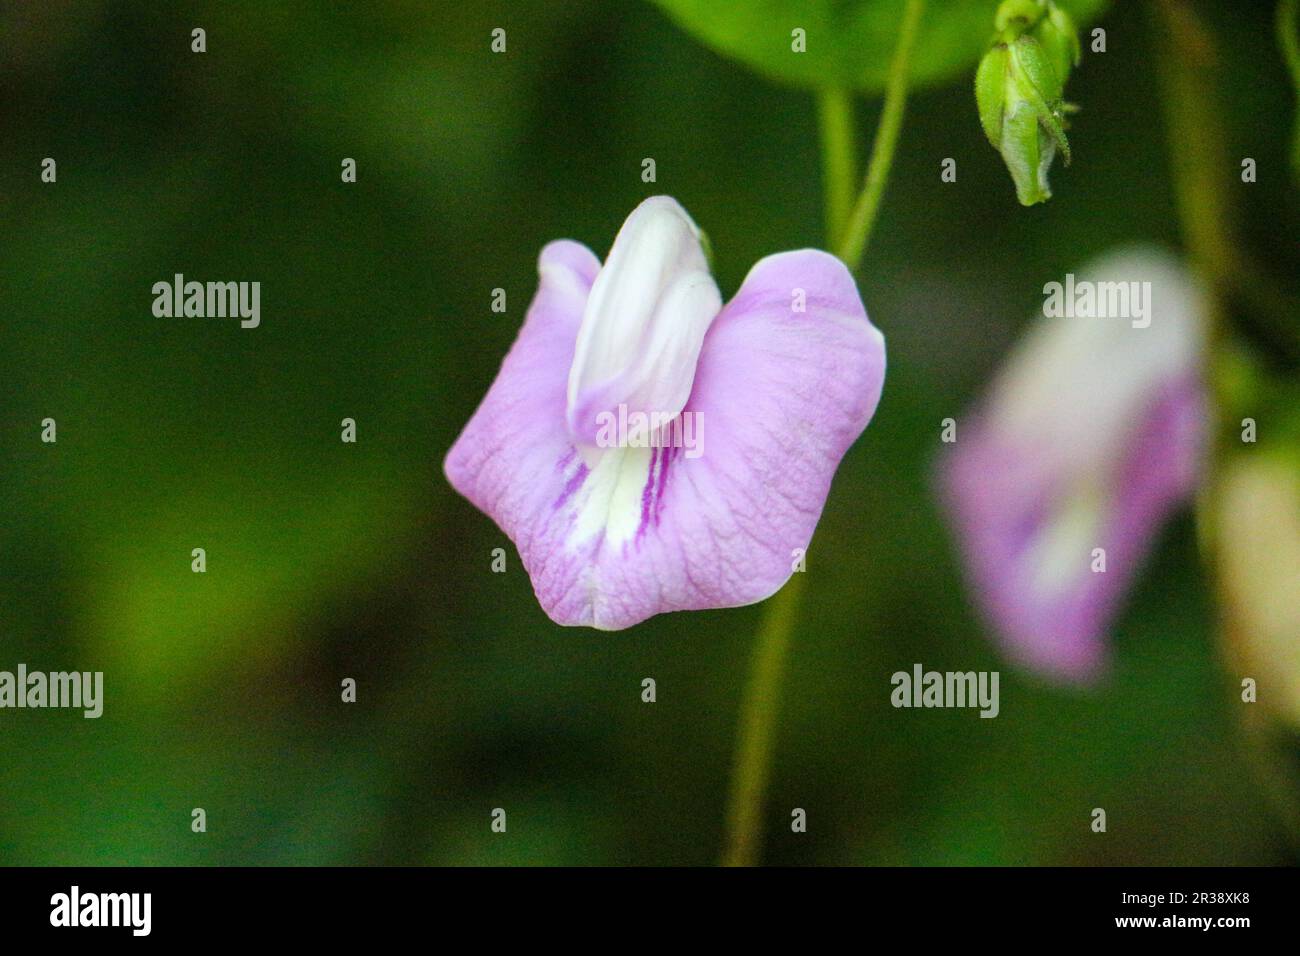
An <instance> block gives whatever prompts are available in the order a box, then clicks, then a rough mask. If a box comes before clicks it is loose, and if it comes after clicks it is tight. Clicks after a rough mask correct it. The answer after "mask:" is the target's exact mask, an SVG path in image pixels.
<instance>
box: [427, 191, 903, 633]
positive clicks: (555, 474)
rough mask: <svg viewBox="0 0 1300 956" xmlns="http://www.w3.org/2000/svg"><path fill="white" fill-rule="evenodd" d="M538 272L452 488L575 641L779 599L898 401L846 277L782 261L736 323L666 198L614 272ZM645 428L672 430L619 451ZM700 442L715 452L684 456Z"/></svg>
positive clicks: (571, 246)
mask: <svg viewBox="0 0 1300 956" xmlns="http://www.w3.org/2000/svg"><path fill="white" fill-rule="evenodd" d="M538 271H539V273H540V275H541V282H540V285H539V288H538V290H537V295H536V297H535V298H534V300H533V303H532V305H531V306H530V308H529V310H528V315H527V317H526V319H525V321H524V326H523V328H522V329H521V330H520V333H519V337H518V339H517V340H516V341H515V344H514V346H513V348H512V349H511V350H510V353H509V355H507V356H506V359H505V361H504V363H503V364H502V366H501V370H500V372H499V373H498V374H497V377H496V381H494V382H493V383H492V387H491V388H490V389H489V390H488V393H487V396H486V397H485V398H484V399H483V402H482V404H481V405H480V406H479V408H478V410H477V411H476V412H475V413H474V416H473V417H472V418H471V419H470V422H469V424H468V425H466V426H465V429H464V431H463V432H462V433H461V435H460V437H459V438H458V439H457V440H456V442H455V444H454V445H453V446H452V449H451V451H450V452H449V453H448V455H447V460H446V463H445V470H446V473H447V478H448V480H449V481H450V482H451V484H452V486H453V487H454V488H455V489H456V490H457V491H459V492H460V493H461V494H463V495H464V496H465V497H466V498H468V499H469V500H470V501H471V502H473V503H474V504H475V505H476V506H477V507H478V508H479V509H481V510H482V511H484V512H485V513H486V514H488V515H489V516H491V517H492V518H493V519H494V520H495V521H496V523H497V524H498V525H499V526H500V528H501V529H502V531H504V532H505V533H506V534H507V535H508V536H509V537H510V538H511V540H513V541H514V542H515V544H516V546H517V547H518V548H519V554H520V557H521V558H522V560H523V564H524V567H525V568H526V569H527V571H528V574H529V576H530V577H531V579H532V583H533V589H534V591H535V592H536V594H537V599H538V601H539V602H540V603H541V605H542V608H543V609H544V610H545V611H546V613H547V614H548V615H549V616H550V617H551V618H552V619H553V620H554V621H556V622H557V623H559V624H570V625H588V626H591V627H597V628H603V629H619V628H625V627H629V626H631V625H633V624H636V623H638V622H639V621H642V620H645V619H646V618H648V617H650V616H652V615H654V614H658V613H660V612H663V611H674V610H692V609H700V608H711V607H734V606H739V605H743V604H750V603H753V602H755V601H760V600H762V599H764V598H766V597H768V596H770V595H771V594H773V593H774V592H775V591H777V590H778V589H779V588H780V587H781V586H782V585H783V584H784V583H785V582H786V580H787V579H788V578H789V577H790V574H791V571H792V568H793V555H794V552H795V549H802V548H806V547H807V546H808V543H809V541H810V539H811V537H812V533H813V529H814V528H815V527H816V524H817V520H818V518H819V517H820V516H821V511H822V507H823V505H824V504H825V501H826V496H827V494H828V492H829V490H830V484H831V479H832V477H833V476H834V473H835V469H836V468H837V467H838V465H839V462H840V459H841V458H842V457H843V456H844V453H845V452H846V451H847V450H848V448H849V446H850V445H852V444H853V442H854V441H855V440H856V439H857V437H858V436H859V435H860V434H861V433H862V430H863V429H864V428H865V427H866V425H867V422H868V421H869V420H870V419H871V416H872V414H873V413H874V411H875V408H876V404H877V402H878V401H879V399H880V392H881V388H882V386H883V382H884V373H885V349H884V339H883V337H882V336H881V334H880V332H879V331H878V330H877V329H876V328H875V327H874V326H873V325H872V324H871V322H870V321H869V320H868V319H867V315H866V311H865V310H864V308H863V306H862V300H861V298H860V297H859V295H858V291H857V287H856V285H855V284H854V281H853V277H852V276H851V275H850V274H849V271H848V269H847V268H845V266H844V264H843V263H841V262H840V261H839V260H838V259H836V258H835V257H834V256H831V255H829V254H827V253H825V252H819V251H816V250H811V249H805V250H801V251H798V252H785V253H780V254H778V255H773V256H769V257H767V258H765V259H763V260H761V261H760V262H758V263H757V264H756V265H755V266H754V267H753V269H751V270H750V272H749V275H748V276H747V277H746V279H745V281H744V283H743V284H742V285H741V288H740V291H739V292H737V294H736V296H735V298H733V299H732V300H731V302H729V303H728V304H727V305H726V306H725V307H724V306H723V305H722V299H721V296H720V294H719V293H718V289H717V286H716V284H715V283H714V281H713V278H712V276H711V275H710V274H709V267H708V262H707V259H706V256H705V253H704V249H703V245H702V242H701V235H700V232H699V230H698V229H697V227H696V225H695V223H694V222H693V221H692V220H691V219H690V217H689V216H688V215H687V214H686V212H685V210H683V209H682V207H681V206H680V205H678V204H677V202H676V201H674V200H673V199H670V198H668V197H666V196H658V197H654V198H651V199H647V200H646V201H645V202H643V203H642V204H641V205H640V206H638V207H637V208H636V209H635V210H634V211H633V212H632V214H631V215H630V216H629V217H628V219H627V222H626V223H624V225H623V228H622V229H621V230H620V231H619V234H618V237H617V238H616V239H615V241H614V245H613V248H612V249H611V250H610V254H609V256H608V258H607V259H606V260H605V263H604V265H603V266H602V265H601V263H600V261H599V260H598V259H597V258H596V257H595V255H593V254H592V252H591V251H590V250H589V249H587V248H586V247H585V246H582V245H579V244H578V243H575V242H570V241H567V240H561V241H558V242H552V243H551V244H549V245H548V246H546V248H545V249H543V250H542V254H541V258H540V261H539V267H538ZM637 416H644V417H646V418H648V419H649V420H651V421H652V422H658V423H659V424H657V425H654V426H653V427H652V428H651V429H650V433H649V434H648V435H646V434H642V435H641V438H642V439H646V438H648V439H649V441H642V442H636V441H631V440H629V441H618V442H616V443H614V444H611V443H610V441H609V437H610V433H609V431H608V429H607V427H606V426H608V425H609V424H610V423H611V422H612V421H615V420H618V421H620V422H621V421H623V420H625V419H634V418H636V417H637ZM668 422H671V424H664V423H668ZM683 422H686V423H687V424H689V425H690V427H691V429H692V430H693V432H694V433H695V437H696V438H698V439H700V441H699V442H698V444H697V445H695V446H692V447H690V448H686V447H683V445H682V444H681V443H680V442H677V441H673V440H670V438H675V437H679V436H680V435H681V434H682V431H683V429H681V427H680V426H681V425H682V423H683ZM705 426H707V427H705Z"/></svg>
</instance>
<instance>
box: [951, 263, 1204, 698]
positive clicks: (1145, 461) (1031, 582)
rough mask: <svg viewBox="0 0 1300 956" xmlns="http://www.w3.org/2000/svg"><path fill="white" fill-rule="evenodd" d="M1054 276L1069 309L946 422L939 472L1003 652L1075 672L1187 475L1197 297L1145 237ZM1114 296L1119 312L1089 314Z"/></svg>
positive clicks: (1187, 483) (1180, 497) (1193, 429)
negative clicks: (957, 417)
mask: <svg viewBox="0 0 1300 956" xmlns="http://www.w3.org/2000/svg"><path fill="white" fill-rule="evenodd" d="M1103 283H1137V285H1136V286H1128V288H1127V290H1123V289H1120V288H1118V287H1116V286H1110V285H1103ZM1143 283H1149V285H1145V286H1144V285H1143ZM1060 285H1061V286H1063V287H1064V288H1063V289H1053V290H1051V291H1052V293H1053V295H1052V296H1049V302H1050V304H1052V305H1059V306H1063V308H1064V310H1065V311H1066V312H1068V314H1069V315H1070V316H1071V317H1066V316H1065V315H1056V317H1047V316H1045V317H1043V318H1040V319H1039V320H1038V321H1037V324H1036V326H1035V327H1034V328H1033V329H1032V330H1031V331H1030V332H1029V334H1028V335H1027V336H1026V337H1025V339H1024V341H1022V342H1021V343H1020V345H1019V346H1018V347H1017V348H1016V349H1015V351H1014V353H1013V354H1012V355H1011V357H1010V358H1009V359H1008V360H1007V362H1006V364H1005V366H1004V367H1003V368H1002V370H1001V371H1000V372H999V373H998V375H997V377H996V380H995V381H994V383H993V385H992V387H991V389H990V391H989V393H988V394H987V395H986V396H985V398H984V399H983V400H982V401H981V402H980V403H979V406H978V408H977V409H976V411H975V412H974V413H973V414H972V415H970V416H968V417H967V418H964V419H962V420H961V422H960V423H959V424H958V428H957V441H956V443H955V444H953V445H952V446H951V447H950V448H949V449H948V450H947V451H946V452H945V455H944V456H943V457H942V459H941V461H940V465H941V468H940V477H941V483H942V490H943V495H944V498H945V501H946V504H947V508H948V511H949V513H950V515H951V520H952V523H953V525H954V527H955V529H956V531H957V535H958V539H959V545H960V550H961V554H962V558H963V563H964V565H965V569H966V572H967V576H968V579H969V580H970V583H971V584H972V586H973V590H974V595H975V598H976V600H977V602H978V604H979V605H980V607H981V609H982V610H983V612H984V613H985V615H986V616H987V618H988V619H989V620H990V622H991V623H992V625H993V627H994V628H995V629H996V631H997V633H998V634H999V636H1000V637H1001V639H1002V641H1003V643H1004V646H1005V648H1006V651H1007V653H1008V654H1009V655H1010V656H1011V657H1012V658H1013V659H1015V660H1017V661H1019V662H1021V663H1023V664H1025V665H1027V666H1029V667H1030V668H1032V669H1034V670H1037V671H1039V672H1041V673H1044V674H1046V675H1048V676H1052V677H1056V678H1059V679H1066V680H1073V681H1087V680H1089V679H1092V678H1095V677H1096V676H1097V675H1098V674H1099V672H1100V671H1101V670H1102V669H1103V668H1104V666H1105V663H1106V658H1107V644H1106V632H1107V629H1108V628H1109V626H1110V623H1111V621H1112V619H1113V618H1114V616H1115V613H1116V612H1117V610H1118V608H1119V606H1120V604H1121V602H1122V601H1123V599H1124V596H1125V594H1126V592H1127V591H1128V589H1129V586H1130V585H1131V584H1132V582H1133V579H1134V577H1135V575H1136V574H1137V572H1138V570H1139V567H1140V565H1141V563H1142V560H1143V558H1144V557H1145V555H1146V554H1147V552H1148V551H1149V549H1150V548H1151V546H1152V543H1153V540H1154V538H1155V536H1156V534H1157V533H1158V531H1159V530H1160V528H1161V526H1162V525H1163V523H1164V522H1165V520H1166V518H1167V517H1168V516H1169V514H1170V513H1171V511H1172V510H1174V509H1175V508H1176V507H1178V506H1179V505H1180V504H1182V503H1183V502H1185V501H1186V500H1187V499H1188V498H1189V497H1190V495H1191V493H1192V491H1193V489H1194V488H1195V486H1196V483H1197V480H1198V476H1199V473H1200V464H1201V457H1202V449H1203V446H1204V444H1205V442H1206V436H1207V432H1208V419H1207V399H1206V394H1205V389H1204V386H1203V382H1202V373H1201V360H1202V356H1201V350H1202V347H1203V343H1202V328H1203V303H1202V299H1201V296H1200V294H1199V292H1198V290H1197V289H1196V287H1195V286H1194V284H1193V281H1192V278H1191V277H1190V275H1189V274H1188V273H1187V272H1186V271H1185V270H1184V269H1183V268H1182V267H1181V265H1180V264H1179V263H1178V262H1177V261H1175V260H1173V259H1171V258H1170V257H1168V256H1167V255H1165V254H1163V253H1160V252H1157V251H1154V250H1150V249H1129V250H1124V251H1121V252H1117V253H1112V254H1110V255H1108V256H1106V257H1104V258H1102V259H1101V260H1099V261H1097V262H1095V263H1094V264H1092V266H1091V267H1090V268H1088V269H1087V270H1085V272H1084V273H1083V274H1082V275H1081V276H1080V277H1079V281H1078V282H1074V281H1073V278H1072V277H1071V279H1069V280H1067V282H1065V283H1061V284H1060ZM1058 292H1059V293H1060V295H1056V293H1058ZM1121 292H1123V293H1124V295H1123V297H1124V298H1128V299H1129V303H1128V310H1127V314H1125V315H1113V314H1111V315H1105V314H1099V313H1105V312H1106V311H1107V306H1106V303H1107V302H1109V303H1110V305H1111V306H1112V307H1113V305H1114V304H1115V303H1116V302H1117V301H1119V299H1120V298H1121V295H1120V293H1121ZM1048 293H1049V290H1048V288H1046V287H1045V289H1044V294H1045V296H1048ZM1129 293H1131V295H1130V294H1129ZM1084 295H1088V296H1090V297H1091V307H1089V305H1088V302H1087V300H1085V299H1084V298H1083V296H1084ZM1053 297H1055V301H1051V300H1052V299H1053ZM1141 297H1144V298H1145V304H1144V305H1143V298H1141ZM1076 306H1078V307H1079V308H1076ZM1143 310H1145V314H1142V313H1143ZM1045 311H1047V310H1046V307H1045ZM1079 312H1082V313H1084V314H1077V313H1079ZM1096 549H1101V551H1098V550H1096ZM1101 567H1104V570H1098V568H1101Z"/></svg>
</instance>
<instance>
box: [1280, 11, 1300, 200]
mask: <svg viewBox="0 0 1300 956" xmlns="http://www.w3.org/2000/svg"><path fill="white" fill-rule="evenodd" d="M1277 43H1278V46H1280V47H1281V48H1282V59H1283V60H1285V61H1286V68H1287V70H1288V71H1289V72H1290V73H1291V84H1292V85H1293V86H1294V87H1295V93H1296V113H1297V115H1296V122H1295V133H1294V134H1293V136H1292V139H1291V169H1292V172H1294V173H1295V175H1296V177H1297V178H1300V0H1280V2H1279V3H1278V5H1277Z"/></svg>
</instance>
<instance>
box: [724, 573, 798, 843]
mask: <svg viewBox="0 0 1300 956" xmlns="http://www.w3.org/2000/svg"><path fill="white" fill-rule="evenodd" d="M803 578H804V576H803V575H802V574H796V575H794V576H793V577H792V578H791V579H790V580H789V581H788V582H786V585H785V587H783V588H782V589H781V590H780V592H778V593H777V594H775V595H774V596H773V597H772V598H771V600H769V601H768V602H767V606H766V608H765V609H764V611H765V613H764V616H763V623H762V625H761V626H760V627H759V631H758V637H757V639H756V640H755V641H754V655H753V659H752V661H751V663H750V672H749V684H748V686H746V687H745V700H744V704H743V705H742V710H741V714H740V732H739V735H738V736H737V738H736V763H735V770H734V771H733V776H732V778H731V801H730V804H729V805H728V807H727V846H726V849H725V850H723V854H722V865H723V866H753V865H754V864H755V863H757V862H758V857H759V853H760V851H761V850H762V835H763V827H762V819H761V818H762V811H763V798H764V795H765V794H766V791H767V778H768V773H769V770H770V768H771V765H772V745H773V735H772V732H773V728H774V727H775V725H776V713H777V709H778V707H779V705H780V692H781V677H782V675H783V674H784V672H785V658H786V652H787V651H788V650H789V648H790V634H791V632H792V631H793V630H794V621H795V617H796V616H797V614H798V610H799V603H800V602H799V597H800V593H801V592H802V591H803Z"/></svg>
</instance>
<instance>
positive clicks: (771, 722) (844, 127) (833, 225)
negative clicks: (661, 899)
mask: <svg viewBox="0 0 1300 956" xmlns="http://www.w3.org/2000/svg"><path fill="white" fill-rule="evenodd" d="M924 6H925V3H924V0H908V2H907V8H906V10H905V11H904V13H903V21H902V26H901V29H900V33H899V37H898V47H897V48H896V49H895V52H894V60H893V63H892V65H891V67H890V71H889V83H888V86H887V87H886V90H885V106H884V111H883V112H882V113H881V116H880V125H879V127H878V128H877V131H876V140H875V143H874V144H873V146H872V150H871V160H870V163H869V164H868V166H867V174H866V181H865V182H864V184H863V187H862V194H861V195H860V196H859V197H858V201H857V204H856V205H855V206H854V208H853V210H852V215H851V217H850V219H849V220H848V221H847V222H846V223H844V229H843V231H842V232H841V228H840V225H839V224H838V223H837V221H836V216H837V215H838V210H839V209H840V208H841V206H840V203H841V202H843V200H842V199H840V198H838V197H841V196H842V197H845V198H847V197H848V196H850V195H851V194H852V189H853V185H852V181H853V158H852V157H853V135H852V122H853V116H852V102H851V101H850V99H849V97H848V94H847V93H845V92H843V91H838V90H835V91H827V92H825V93H823V94H822V95H821V100H820V105H821V110H822V143H823V146H824V148H826V149H827V151H828V152H832V151H833V152H834V153H835V155H833V156H830V155H828V156H826V157H825V165H824V167H823V168H824V169H825V170H826V179H827V182H826V190H827V200H826V234H827V239H828V243H829V245H830V246H831V247H832V248H838V249H839V255H840V258H841V259H843V260H844V262H845V264H847V265H848V267H849V269H851V270H852V269H856V268H857V266H858V264H859V262H860V261H861V259H862V253H863V252H864V251H865V250H866V247H867V241H868V240H869V239H870V238H871V227H872V225H873V224H874V223H875V219H876V213H877V211H878V210H879V208H880V197H881V195H882V194H883V193H884V189H885V183H886V181H887V180H888V179H889V169H890V166H891V165H892V163H893V159H894V149H895V148H896V147H897V145H898V133H899V129H900V127H901V126H902V123H903V106H904V104H905V102H906V101H907V81H908V63H909V61H910V58H911V54H912V47H913V46H914V45H915V42H916V34H917V28H918V26H919V25H920V21H921V10H922V8H923V7H924ZM846 158H847V160H846ZM803 589H804V575H803V574H802V573H796V574H794V575H793V576H792V577H791V579H790V580H789V581H787V582H786V585H785V587H783V588H782V589H781V590H780V591H779V592H778V593H777V594H775V595H773V596H772V597H771V598H769V599H768V601H767V604H766V605H764V609H763V620H762V623H761V625H760V626H759V630H758V636H757V638H756V639H755V642H754V654H753V659H752V662H751V665H750V668H751V669H750V677H749V683H748V684H747V686H746V687H745V696H744V701H743V703H742V705H741V716H740V730H739V734H738V736H737V738H736V755H735V764H734V767H733V770H732V777H731V795H730V798H729V800H728V803H727V821H726V822H727V837H726V847H725V849H724V850H723V854H722V863H723V865H724V866H753V865H754V864H755V863H757V862H758V860H759V856H760V854H761V852H762V842H763V826H762V817H763V805H764V802H765V797H766V794H767V781H768V777H769V775H770V773H771V766H772V751H773V748H774V745H775V728H776V715H777V712H778V709H779V705H780V691H781V679H782V677H783V675H784V673H785V660H786V656H787V653H788V651H789V648H790V641H791V635H792V633H793V631H794V623H795V619H796V617H797V616H798V611H799V604H800V596H801V595H802V593H803Z"/></svg>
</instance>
